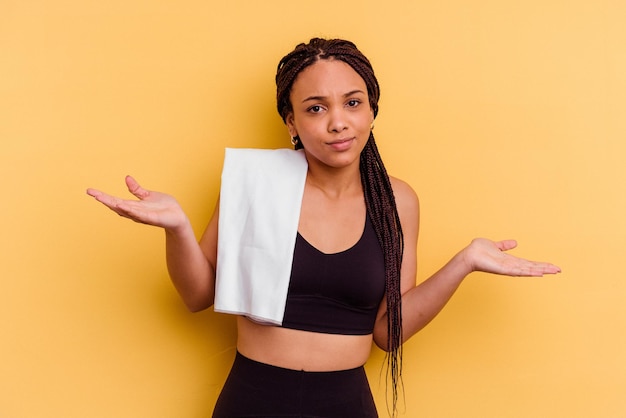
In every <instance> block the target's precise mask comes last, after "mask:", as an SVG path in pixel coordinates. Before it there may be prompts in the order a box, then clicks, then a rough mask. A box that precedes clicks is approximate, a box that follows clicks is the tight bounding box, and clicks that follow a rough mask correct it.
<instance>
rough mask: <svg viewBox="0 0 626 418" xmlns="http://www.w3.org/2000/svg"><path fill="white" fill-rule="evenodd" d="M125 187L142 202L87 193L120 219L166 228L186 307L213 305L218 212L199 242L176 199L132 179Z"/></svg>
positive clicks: (170, 265) (172, 274) (171, 269)
mask: <svg viewBox="0 0 626 418" xmlns="http://www.w3.org/2000/svg"><path fill="white" fill-rule="evenodd" d="M126 185H127V187H128V190H129V191H130V192H131V193H132V194H133V195H134V196H135V197H137V198H138V199H139V200H125V199H120V198H116V197H113V196H111V195H108V194H106V193H103V192H101V191H99V190H95V189H88V190H87V194H88V195H90V196H92V197H94V198H95V199H96V200H97V201H98V202H100V203H102V204H103V205H105V206H106V207H108V208H109V209H111V210H112V211H113V212H115V213H117V214H118V215H120V216H123V217H125V218H128V219H131V220H133V221H135V222H138V223H143V224H147V225H153V226H158V227H161V228H163V229H164V230H165V243H166V260H167V268H168V271H169V274H170V278H171V279H172V283H173V284H174V287H176V290H177V291H178V293H179V294H180V296H181V298H182V299H183V301H184V302H185V305H186V306H187V308H188V309H189V310H190V311H192V312H197V311H200V310H203V309H206V308H208V307H210V306H211V305H213V299H214V295H215V263H216V259H217V225H218V211H217V210H216V211H215V213H214V215H213V217H212V219H211V221H210V222H209V225H208V226H207V228H206V230H205V232H204V234H203V236H202V238H201V239H200V242H198V241H197V240H196V237H195V234H194V231H193V229H192V227H191V223H190V222H189V219H188V218H187V216H186V215H185V213H184V212H183V210H182V208H181V207H180V205H179V204H178V202H177V201H176V199H174V198H173V197H172V196H170V195H167V194H164V193H159V192H155V191H150V190H146V189H144V188H142V187H141V186H140V185H139V183H137V182H136V181H135V179H133V178H132V177H130V176H128V177H126Z"/></svg>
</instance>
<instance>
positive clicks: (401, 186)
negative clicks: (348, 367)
mask: <svg viewBox="0 0 626 418" xmlns="http://www.w3.org/2000/svg"><path fill="white" fill-rule="evenodd" d="M391 185H392V187H393V193H394V198H395V201H396V207H397V208H398V215H399V217H400V225H401V227H402V235H403V238H404V242H403V243H404V251H403V255H402V266H401V267H400V292H401V294H402V295H404V294H405V293H407V292H408V291H409V290H411V289H413V288H414V287H415V286H416V278H417V237H418V234H419V220H420V213H419V199H418V197H417V194H416V193H415V191H414V190H413V189H412V188H411V186H409V185H408V184H407V183H405V182H404V181H402V180H399V179H396V178H393V177H391ZM374 341H375V342H376V344H377V345H378V346H379V347H381V348H384V347H385V345H386V343H387V301H386V299H385V298H383V300H382V302H381V304H380V307H379V309H378V315H377V317H376V324H375V326H374Z"/></svg>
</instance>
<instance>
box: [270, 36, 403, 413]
mask: <svg viewBox="0 0 626 418" xmlns="http://www.w3.org/2000/svg"><path fill="white" fill-rule="evenodd" d="M320 59H336V60H341V61H343V62H345V63H347V64H348V65H350V66H351V67H352V68H353V69H354V70H355V71H356V72H357V73H358V74H359V75H360V76H361V78H363V80H364V81H365V85H366V86H367V94H368V98H369V104H370V107H371V108H372V111H373V113H374V117H376V115H377V114H378V99H379V98H380V87H379V85H378V80H377V79H376V76H375V74H374V70H373V68H372V65H371V63H370V62H369V60H368V59H367V58H366V57H365V55H363V54H362V53H361V51H359V50H358V49H357V47H356V45H354V44H353V43H352V42H350V41H346V40H342V39H328V40H327V39H320V38H313V39H311V40H310V42H309V43H308V44H305V43H301V44H299V45H298V46H296V48H295V49H294V50H293V51H292V52H290V53H289V54H287V55H286V56H285V57H284V58H283V59H282V60H281V61H280V62H279V64H278V69H277V72H276V102H277V107H278V113H279V114H280V116H281V117H282V118H283V121H286V118H287V116H288V115H289V114H290V113H291V112H292V111H293V108H292V106H291V102H290V98H289V95H290V93H291V87H292V86H293V83H294V81H295V80H296V78H297V76H298V74H299V73H300V72H301V71H302V70H304V69H305V68H306V67H308V66H310V65H312V64H314V63H315V62H317V61H318V60H320ZM295 147H296V149H299V148H302V144H301V143H300V142H298V143H297V144H296V146H295ZM360 171H361V183H362V185H363V193H364V196H365V204H366V206H367V210H368V213H369V214H370V218H371V220H372V224H373V226H374V230H375V231H376V236H377V237H378V241H379V243H380V246H381V248H382V249H383V253H384V262H385V295H386V302H387V347H386V348H387V352H388V353H387V374H388V375H389V376H390V377H391V383H392V415H393V416H395V415H396V412H397V402H398V386H399V385H401V383H402V380H401V375H402V299H401V296H402V295H401V292H400V267H401V265H402V253H403V250H404V240H403V235H402V227H401V225H400V218H399V215H398V210H397V207H396V203H395V198H394V195H393V189H392V187H391V181H390V179H389V175H388V174H387V170H386V169H385V165H384V164H383V161H382V159H381V158H380V154H379V152H378V148H377V146H376V142H375V141H374V135H373V134H372V133H370V136H369V139H368V141H367V144H366V145H365V148H364V149H363V152H362V153H361V160H360Z"/></svg>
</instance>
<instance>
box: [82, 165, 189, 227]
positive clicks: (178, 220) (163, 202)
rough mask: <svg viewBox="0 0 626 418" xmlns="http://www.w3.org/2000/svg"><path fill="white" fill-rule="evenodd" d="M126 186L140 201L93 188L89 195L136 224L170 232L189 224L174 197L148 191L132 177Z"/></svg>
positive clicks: (88, 191)
mask: <svg viewBox="0 0 626 418" xmlns="http://www.w3.org/2000/svg"><path fill="white" fill-rule="evenodd" d="M126 186H127V187H128V191H129V192H131V193H132V194H133V195H134V196H135V197H137V198H138V199H139V200H126V199H121V198H118V197H114V196H111V195H109V194H106V193H104V192H101V191H100V190H96V189H91V188H90V189H87V194H88V195H89V196H92V197H93V198H95V199H96V200H97V201H98V202H100V203H102V204H103V205H105V206H106V207H108V208H109V209H111V210H112V211H113V212H115V213H117V214H118V215H120V216H123V217H125V218H128V219H131V220H133V221H135V222H139V223H142V224H147V225H154V226H158V227H161V228H165V229H166V230H170V231H175V230H177V229H179V228H182V227H185V226H186V225H187V224H188V222H189V221H188V219H187V216H186V215H185V213H184V212H183V210H182V208H181V207H180V205H179V204H178V202H177V201H176V199H174V197H172V196H170V195H168V194H165V193H159V192H154V191H150V190H146V189H144V188H143V187H141V186H140V185H139V183H137V181H136V180H135V179H134V178H132V177H131V176H126Z"/></svg>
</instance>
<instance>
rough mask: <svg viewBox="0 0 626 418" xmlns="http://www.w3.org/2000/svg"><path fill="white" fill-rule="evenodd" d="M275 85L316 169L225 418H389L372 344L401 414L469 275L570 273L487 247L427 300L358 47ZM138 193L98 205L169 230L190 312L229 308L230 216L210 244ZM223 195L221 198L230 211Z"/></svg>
mask: <svg viewBox="0 0 626 418" xmlns="http://www.w3.org/2000/svg"><path fill="white" fill-rule="evenodd" d="M276 84H277V102H278V111H279V113H280V115H281V117H282V118H283V120H284V121H285V123H286V125H287V128H288V131H289V134H290V136H291V137H292V143H293V144H294V146H295V148H296V149H297V150H300V151H297V155H303V156H304V158H305V160H306V168H305V175H304V177H303V184H302V190H301V194H300V195H297V196H296V197H297V199H299V200H298V202H297V203H298V204H299V208H300V209H299V214H297V215H298V216H297V217H296V221H297V222H296V223H297V225H296V226H297V231H293V235H295V237H294V239H295V243H294V245H293V251H292V253H293V255H292V257H293V258H292V259H291V260H289V261H290V262H289V268H290V277H289V284H288V290H286V292H287V295H286V300H285V307H284V313H283V317H282V319H281V320H280V321H279V323H278V324H268V323H266V322H262V321H259V320H258V318H256V317H255V316H254V315H250V314H245V313H244V314H240V315H239V316H238V319H237V327H238V339H237V356H236V359H235V364H234V365H233V368H232V370H231V373H230V375H229V377H228V379H227V382H226V384H225V386H224V389H223V391H222V394H221V395H220V398H219V400H218V402H217V405H216V408H215V412H214V417H236V416H246V417H253V416H254V417H278V416H280V417H299V416H311V417H313V416H315V417H351V416H354V417H376V416H378V415H377V412H376V408H375V406H374V402H373V398H372V395H371V392H370V389H369V385H368V382H367V379H366V377H365V373H364V370H363V365H364V363H365V362H366V361H367V359H368V356H369V354H370V349H371V343H372V341H374V342H375V343H376V344H377V345H378V346H379V347H380V348H382V349H383V350H386V351H387V352H388V353H389V354H388V362H389V363H388V371H389V374H390V376H391V380H392V388H393V404H392V411H393V412H392V413H393V414H395V411H396V401H397V385H398V381H399V376H400V371H401V346H402V343H403V342H404V341H406V340H407V339H408V338H410V337H411V336H412V335H413V334H415V333H416V332H417V331H419V330H420V329H421V328H423V327H424V326H425V325H426V324H428V323H429V322H430V321H431V320H432V319H433V318H434V317H435V316H436V315H437V314H438V313H439V311H440V310H441V309H442V308H443V307H444V305H445V304H446V302H447V301H448V300H449V299H450V297H451V296H452V295H453V293H454V292H455V290H456V289H457V287H458V286H459V285H460V283H461V282H462V281H463V279H464V278H465V277H466V276H467V275H468V274H469V273H471V272H473V271H484V272H490V273H496V274H504V275H513V276H541V275H543V274H549V273H558V272H559V271H560V269H559V268H558V267H556V266H554V265H552V264H549V263H539V262H533V261H528V260H524V259H520V258H517V257H513V256H511V255H509V254H507V253H506V251H507V250H510V249H512V248H514V247H515V246H516V243H515V241H510V240H509V241H500V242H492V241H489V240H486V239H476V240H474V241H472V243H471V244H470V245H469V246H468V247H466V248H464V249H463V250H461V251H460V252H459V253H458V254H457V255H455V256H454V257H453V258H452V259H451V260H450V261H449V262H448V263H447V264H446V265H445V266H444V267H443V268H441V269H440V270H439V271H438V272H437V273H435V274H434V275H433V276H432V277H430V278H429V279H428V280H426V281H424V282H423V283H421V284H420V285H419V286H416V246H417V236H418V226H419V225H418V223H419V204H418V199H417V196H416V194H415V193H414V191H413V190H412V189H411V187H410V186H408V185H407V184H406V183H404V182H403V181H401V180H399V179H396V178H393V177H389V176H388V175H387V173H386V171H385V168H384V165H383V163H382V161H381V160H380V156H379V154H378V151H377V149H376V145H375V142H374V136H373V133H372V129H373V123H374V119H375V117H376V114H377V112H378V98H379V86H378V82H377V80H376V77H375V75H374V71H373V69H372V67H371V65H370V63H369V61H368V60H367V58H366V57H365V56H363V54H362V53H361V52H360V51H359V50H358V49H357V48H356V46H355V45H354V44H352V43H351V42H348V41H344V40H336V39H335V40H324V39H312V40H311V41H310V42H309V43H308V44H300V45H298V46H297V47H296V48H295V50H294V51H292V52H291V53H290V54H288V55H287V56H285V57H284V58H283V59H282V60H281V62H280V63H279V66H278V72H277V75H276ZM291 152H294V151H291ZM290 158H291V157H290ZM225 170H226V169H225ZM126 183H127V186H128V189H129V191H130V192H131V193H132V194H133V195H134V196H136V197H137V198H138V199H139V200H123V199H119V198H116V197H113V196H110V195H108V194H105V193H102V192H100V191H97V190H94V189H89V190H88V194H89V195H91V196H93V197H94V198H95V199H96V200H98V201H99V202H101V203H103V204H104V205H106V206H107V207H109V208H110V209H111V210H113V211H114V212H116V213H118V214H119V215H122V216H124V217H127V218H130V219H132V220H134V221H137V222H141V223H146V224H150V225H155V226H159V227H162V228H164V229H165V233H166V253H167V255H166V257H167V265H168V270H169V273H170V276H171V279H172V281H173V283H174V285H175V287H176V289H177V290H178V292H179V293H180V295H181V297H182V299H183V301H184V302H185V303H186V305H187V306H188V308H189V309H190V310H191V311H199V310H202V309H206V308H208V307H210V306H212V305H213V304H214V302H215V303H216V305H217V300H216V268H218V266H217V264H218V263H217V260H218V226H219V227H220V228H222V223H221V222H220V220H219V213H220V208H222V209H221V210H222V212H223V216H225V215H224V209H223V207H224V206H222V204H221V203H220V207H218V208H217V209H216V211H215V213H214V215H213V217H212V219H211V220H210V222H209V224H208V226H207V228H206V231H205V232H204V234H203V236H202V238H201V239H200V241H199V243H198V242H196V239H195V237H194V233H193V230H192V228H191V226H190V223H189V220H188V219H187V217H186V216H185V214H184V213H183V211H182V209H181V208H180V206H179V205H178V204H177V203H176V201H175V199H174V198H172V197H171V196H168V195H165V194H162V193H158V192H154V191H148V190H146V189H144V188H142V187H141V186H140V185H139V184H138V183H137V182H136V181H135V180H134V179H132V178H131V177H127V179H126ZM224 192H225V188H224V185H222V199H224V197H225V196H224ZM229 213H230V212H229ZM220 231H221V233H222V235H225V234H224V233H223V231H222V230H220ZM220 237H221V235H220ZM222 248H226V245H223V246H222V244H221V241H220V251H222ZM224 251H226V250H224ZM220 255H221V254H220ZM220 263H221V262H220ZM242 263H243V262H242ZM224 264H226V262H224ZM244 267H245V266H243V265H241V266H240V268H241V269H244ZM252 275H254V274H252ZM220 280H221V279H219V278H218V282H219V281H220ZM224 281H225V282H226V280H224Z"/></svg>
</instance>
